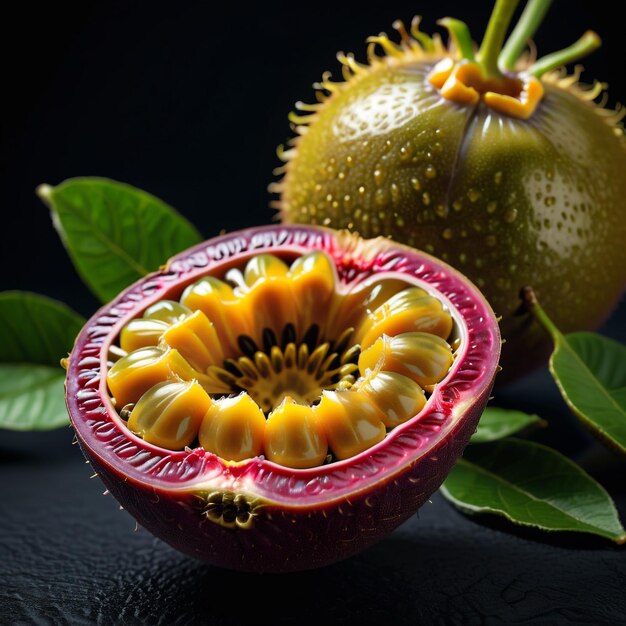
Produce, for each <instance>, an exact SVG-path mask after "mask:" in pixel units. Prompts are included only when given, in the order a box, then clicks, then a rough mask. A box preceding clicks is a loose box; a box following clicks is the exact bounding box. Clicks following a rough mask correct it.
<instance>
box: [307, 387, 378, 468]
mask: <svg viewBox="0 0 626 626" xmlns="http://www.w3.org/2000/svg"><path fill="white" fill-rule="evenodd" d="M313 411H314V412H315V415H316V417H317V418H318V419H319V422H320V424H321V426H322V428H323V429H324V433H325V434H326V438H327V439H328V445H329V446H330V449H331V450H332V452H333V454H334V455H335V456H336V457H337V458H338V459H339V460H343V459H348V458H350V457H352V456H355V455H357V454H359V453H361V452H363V451H364V450H367V449H368V448H371V447H372V446H373V445H375V444H377V443H378V442H379V441H382V440H383V439H384V438H385V433H386V430H385V425H384V424H383V421H382V420H383V419H384V416H383V414H382V413H381V411H380V410H379V409H378V408H377V407H376V406H375V405H374V404H373V403H372V402H371V400H370V399H369V398H368V397H367V396H366V395H365V394H362V393H360V392H358V391H338V392H335V391H325V392H324V393H323V395H322V400H321V401H320V403H319V404H318V405H317V406H316V407H314V408H313Z"/></svg>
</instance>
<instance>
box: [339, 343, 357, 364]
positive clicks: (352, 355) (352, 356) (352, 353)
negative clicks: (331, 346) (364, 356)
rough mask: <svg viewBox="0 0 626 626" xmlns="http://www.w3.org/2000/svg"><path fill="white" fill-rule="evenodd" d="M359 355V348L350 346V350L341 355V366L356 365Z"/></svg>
mask: <svg viewBox="0 0 626 626" xmlns="http://www.w3.org/2000/svg"><path fill="white" fill-rule="evenodd" d="M360 354H361V346H359V345H356V346H352V347H351V348H348V349H347V350H346V351H345V352H344V353H343V354H342V355H341V364H342V365H345V364H346V363H358V361H359V356H360Z"/></svg>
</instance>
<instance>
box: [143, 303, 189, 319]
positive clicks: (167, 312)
mask: <svg viewBox="0 0 626 626" xmlns="http://www.w3.org/2000/svg"><path fill="white" fill-rule="evenodd" d="M190 313H191V309H189V308H187V307H186V306H184V305H182V304H180V303H178V302H174V301H173V300H161V301H160V302H157V303H156V304H153V305H152V306H151V307H148V308H147V309H146V312H145V313H144V314H143V316H144V317H145V318H146V319H150V320H159V321H161V322H165V323H166V324H173V323H174V322H178V321H180V320H182V319H183V318H184V317H185V316H187V315H189V314H190Z"/></svg>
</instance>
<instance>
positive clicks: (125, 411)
mask: <svg viewBox="0 0 626 626" xmlns="http://www.w3.org/2000/svg"><path fill="white" fill-rule="evenodd" d="M134 408H135V405H134V403H131V404H126V405H125V406H124V407H123V408H122V410H121V411H120V417H121V418H122V419H123V420H128V418H129V417H130V414H131V413H132V411H133V409H134Z"/></svg>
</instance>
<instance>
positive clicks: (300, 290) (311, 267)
mask: <svg viewBox="0 0 626 626" xmlns="http://www.w3.org/2000/svg"><path fill="white" fill-rule="evenodd" d="M289 278H290V279H291V289H292V291H293V297H294V300H295V303H296V307H297V309H298V317H299V319H300V326H301V328H302V329H304V330H306V329H308V328H310V326H311V325H312V324H318V325H320V326H321V320H323V319H325V318H328V307H329V305H330V303H331V302H332V298H333V294H334V293H335V271H334V267H333V265H332V262H331V260H330V259H329V258H328V256H326V255H325V254H324V253H323V252H309V253H308V254H305V255H303V256H301V257H300V258H298V259H296V260H295V261H294V262H293V263H292V265H291V268H290V269H289ZM344 328H345V326H344Z"/></svg>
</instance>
